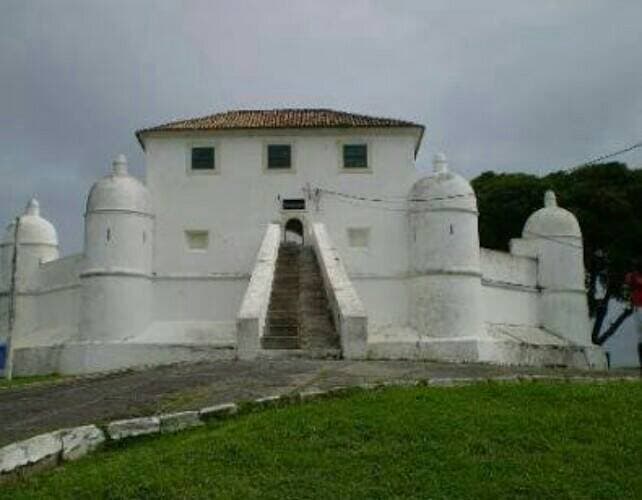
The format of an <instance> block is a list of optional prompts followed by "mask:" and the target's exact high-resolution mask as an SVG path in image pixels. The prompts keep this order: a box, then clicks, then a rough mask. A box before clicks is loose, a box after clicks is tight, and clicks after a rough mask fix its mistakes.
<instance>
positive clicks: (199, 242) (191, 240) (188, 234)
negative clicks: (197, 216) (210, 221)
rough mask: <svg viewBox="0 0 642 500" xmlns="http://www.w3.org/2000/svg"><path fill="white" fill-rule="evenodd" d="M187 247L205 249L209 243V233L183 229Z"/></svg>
mask: <svg viewBox="0 0 642 500" xmlns="http://www.w3.org/2000/svg"><path fill="white" fill-rule="evenodd" d="M185 240H186V241H187V248H189V249H190V250H207V247H208V246H209V244H210V233H209V232H208V231H200V230H188V231H185Z"/></svg>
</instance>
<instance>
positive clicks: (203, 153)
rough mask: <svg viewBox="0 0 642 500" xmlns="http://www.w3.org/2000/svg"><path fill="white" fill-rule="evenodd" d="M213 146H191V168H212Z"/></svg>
mask: <svg viewBox="0 0 642 500" xmlns="http://www.w3.org/2000/svg"><path fill="white" fill-rule="evenodd" d="M214 166H215V165H214V148H213V147H197V148H192V170H214Z"/></svg>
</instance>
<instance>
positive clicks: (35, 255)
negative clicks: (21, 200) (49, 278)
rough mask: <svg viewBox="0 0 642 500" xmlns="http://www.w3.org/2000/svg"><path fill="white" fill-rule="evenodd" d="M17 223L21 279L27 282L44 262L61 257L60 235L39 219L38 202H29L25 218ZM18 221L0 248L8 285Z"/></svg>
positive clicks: (7, 233) (22, 216)
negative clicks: (59, 247)
mask: <svg viewBox="0 0 642 500" xmlns="http://www.w3.org/2000/svg"><path fill="white" fill-rule="evenodd" d="M18 220H19V223H18V253H19V266H18V275H19V276H18V278H19V279H20V281H22V282H24V281H25V280H29V279H30V277H31V276H32V273H33V272H34V271H35V270H37V269H38V266H39V265H40V264H42V263H44V262H49V261H52V260H56V259H57V258H58V257H59V249H58V234H57V233H56V229H55V228H54V226H53V224H51V222H49V221H48V220H46V219H45V218H43V217H42V216H41V215H40V203H38V200H36V199H35V198H32V199H31V200H29V203H27V207H26V208H25V211H24V214H23V215H21V216H20V217H19V218H18ZM15 235H16V223H15V221H14V222H12V223H11V224H9V226H7V230H6V232H5V236H4V239H3V240H2V243H1V244H0V247H1V249H0V250H1V252H0V253H1V254H2V269H3V273H2V282H3V284H4V285H6V283H7V280H8V277H9V275H10V272H11V271H10V270H11V266H12V260H13V249H14V239H15Z"/></svg>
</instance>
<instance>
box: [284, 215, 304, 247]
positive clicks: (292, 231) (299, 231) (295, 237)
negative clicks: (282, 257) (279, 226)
mask: <svg viewBox="0 0 642 500" xmlns="http://www.w3.org/2000/svg"><path fill="white" fill-rule="evenodd" d="M283 241H284V242H285V243H290V244H293V245H303V222H301V221H300V220H299V219H296V218H292V219H290V220H288V221H287V222H286V223H285V230H284V231H283Z"/></svg>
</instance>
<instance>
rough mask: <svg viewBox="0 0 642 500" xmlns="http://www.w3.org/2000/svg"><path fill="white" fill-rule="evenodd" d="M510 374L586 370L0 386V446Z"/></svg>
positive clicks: (162, 377) (324, 364)
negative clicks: (278, 399) (277, 401)
mask: <svg viewBox="0 0 642 500" xmlns="http://www.w3.org/2000/svg"><path fill="white" fill-rule="evenodd" d="M513 374H542V375H546V374H549V375H560V374H564V375H569V376H570V375H577V374H583V375H586V372H572V371H567V370H564V371H560V370H549V369H529V368H515V367H511V368H509V367H498V366H489V365H472V364H469V365H455V364H442V363H427V362H410V361H345V360H341V361H335V360H333V361H329V360H306V359H298V360H260V361H252V362H249V361H248V362H245V361H217V362H211V363H196V364H182V365H174V366H166V367H158V368H152V369H148V370H140V371H128V372H121V373H114V374H109V375H103V376H91V377H78V378H71V379H66V380H65V379H63V380H62V381H60V382H57V383H42V384H34V385H31V386H23V387H16V388H14V389H6V388H5V389H0V446H3V445H5V444H7V443H10V442H13V441H17V440H20V439H24V438H27V437H31V436H33V435H36V434H39V433H42V432H46V431H50V430H55V429H60V428H64V427H72V426H77V425H83V424H89V423H105V422H107V421H110V420H114V419H118V418H125V417H134V416H140V415H151V414H154V413H158V412H166V411H177V410H190V409H198V408H202V407H204V406H208V405H213V404H218V403H224V402H230V401H242V400H251V399H255V398H257V397H261V396H266V395H276V394H287V393H290V392H295V391H301V390H303V389H311V388H319V389H324V388H330V387H335V386H341V385H356V384H362V383H374V382H382V381H391V380H403V379H408V380H425V379H435V378H459V377H491V376H501V375H513ZM622 374H623V373H622V372H620V373H617V372H610V373H609V375H622ZM625 374H626V375H632V374H635V372H633V373H632V372H626V373H625ZM597 375H605V374H604V373H597Z"/></svg>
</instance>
